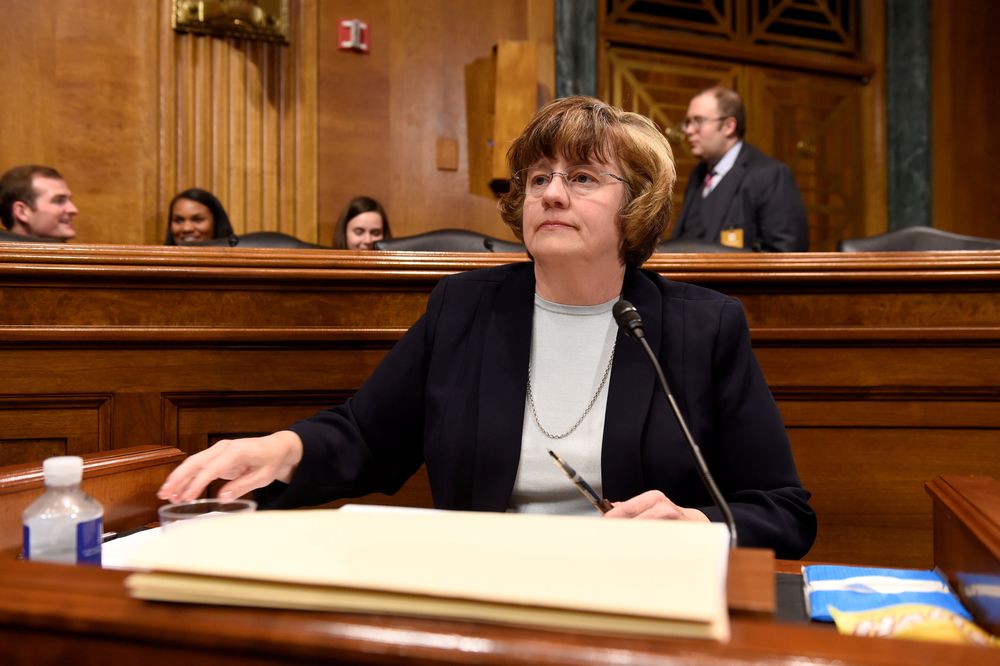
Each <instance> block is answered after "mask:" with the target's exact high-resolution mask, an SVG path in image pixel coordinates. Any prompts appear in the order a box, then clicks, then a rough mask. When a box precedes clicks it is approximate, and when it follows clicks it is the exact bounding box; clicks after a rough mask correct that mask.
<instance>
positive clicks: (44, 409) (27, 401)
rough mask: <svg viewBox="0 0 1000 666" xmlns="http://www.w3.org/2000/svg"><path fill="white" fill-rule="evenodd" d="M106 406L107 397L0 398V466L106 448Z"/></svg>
mask: <svg viewBox="0 0 1000 666" xmlns="http://www.w3.org/2000/svg"><path fill="white" fill-rule="evenodd" d="M40 383H41V382H40ZM112 405H113V400H112V396H111V395H109V394H99V395H93V394H87V393H83V392H81V393H73V394H27V395H24V394H22V395H5V396H0V465H18V464H22V463H30V462H34V461H38V460H43V459H45V458H48V457H50V456H65V455H80V454H81V453H86V452H92V451H101V450H104V449H108V448H111V436H110V434H111V427H110V426H111V413H112Z"/></svg>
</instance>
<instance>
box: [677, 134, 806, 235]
mask: <svg viewBox="0 0 1000 666" xmlns="http://www.w3.org/2000/svg"><path fill="white" fill-rule="evenodd" d="M707 172H708V165H707V164H706V163H705V162H701V163H699V164H698V166H696V167H695V168H694V171H692V172H691V175H690V176H689V177H688V184H687V189H686V190H685V191H684V207H683V208H682V209H681V215H680V217H679V218H678V219H677V224H676V225H674V229H673V232H672V233H671V235H670V237H671V238H697V239H700V240H706V241H711V242H713V243H718V242H719V239H720V237H721V234H722V232H723V231H725V230H727V229H742V230H743V247H745V248H748V249H750V250H754V251H757V252H760V251H764V252H806V251H807V250H808V249H809V223H808V220H807V219H806V208H805V204H804V203H803V202H802V194H801V193H800V192H799V188H798V186H797V185H796V184H795V176H794V175H792V170H791V169H789V168H788V165H786V164H784V163H782V162H779V161H778V160H776V159H773V158H771V157H768V156H767V155H765V154H764V153H762V152H760V151H759V150H757V149H756V148H754V147H753V146H751V145H750V144H749V143H746V142H744V143H743V147H742V148H740V153H739V155H737V156H736V162H735V163H734V164H733V168H732V169H730V171H729V172H728V173H727V174H726V175H725V177H723V179H722V180H720V181H719V184H718V185H716V186H715V189H714V190H712V193H711V194H710V195H708V196H707V197H705V198H701V189H702V184H703V183H704V181H705V174H706V173H707ZM694 206H697V216H698V217H699V218H700V225H699V227H698V228H692V225H693V224H694V222H693V220H692V218H693V207H694Z"/></svg>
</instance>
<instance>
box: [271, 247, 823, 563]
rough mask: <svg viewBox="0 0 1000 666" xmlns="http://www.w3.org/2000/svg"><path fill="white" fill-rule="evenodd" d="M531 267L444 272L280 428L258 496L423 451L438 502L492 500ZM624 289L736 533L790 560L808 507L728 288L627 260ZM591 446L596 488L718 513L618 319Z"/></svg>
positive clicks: (810, 527) (334, 479) (380, 477)
mask: <svg viewBox="0 0 1000 666" xmlns="http://www.w3.org/2000/svg"><path fill="white" fill-rule="evenodd" d="M534 291H535V277H534V270H533V265H532V264H530V263H523V264H511V265H507V266H500V267H497V268H489V269H484V270H476V271H470V272H467V273H462V274H458V275H453V276H450V277H447V278H444V279H443V280H441V281H440V283H439V284H438V285H437V286H436V287H435V288H434V290H433V292H432V294H431V296H430V300H429V302H428V306H427V312H426V313H425V314H424V315H423V316H422V317H421V318H420V320H419V321H417V323H416V324H414V325H413V327H412V328H410V330H409V331H408V332H407V333H406V334H405V335H404V336H403V338H402V339H401V340H400V341H399V342H398V343H397V344H396V345H395V346H394V347H393V349H392V350H391V351H390V352H389V354H388V355H387V356H386V358H385V359H384V360H383V362H382V363H381V364H379V366H378V367H377V368H376V369H375V370H374V372H373V373H372V375H371V376H370V377H369V378H368V380H367V381H366V382H365V383H364V384H363V385H362V387H361V388H360V389H359V390H358V392H357V393H356V394H355V395H354V397H353V398H351V399H349V400H347V401H346V402H345V403H344V404H343V405H341V406H339V407H336V408H333V409H330V410H327V411H323V412H320V413H319V414H316V415H315V416H313V417H311V418H309V419H306V420H304V421H300V422H298V423H296V424H295V425H294V426H292V428H291V430H293V431H295V432H296V433H298V435H299V436H300V437H301V438H302V442H303V447H304V448H303V457H302V461H301V463H300V464H299V466H298V469H297V471H296V473H295V475H294V476H293V478H292V481H291V484H290V485H289V486H284V484H275V487H271V488H268V489H265V491H266V492H264V493H263V494H262V498H263V500H264V501H265V502H268V503H269V504H270V506H271V507H273V508H289V507H295V506H302V505H308V504H321V503H324V502H328V501H331V500H333V499H338V498H344V497H358V496H361V495H365V494H368V493H370V492H383V493H388V494H391V493H393V492H395V491H396V490H398V489H399V488H400V486H401V485H402V484H403V483H404V482H405V481H406V480H407V479H408V478H409V477H410V476H411V475H412V474H413V473H414V472H415V471H416V470H417V469H418V468H419V467H420V465H421V464H423V463H426V465H427V473H428V476H429V479H430V485H431V491H432V494H433V497H434V503H435V505H436V506H437V507H438V508H442V509H459V510H474V511H504V510H506V509H507V506H508V503H509V501H510V495H511V491H512V489H513V486H514V479H515V477H516V475H517V468H518V463H519V460H520V447H521V430H522V421H523V417H524V404H525V396H526V390H527V389H526V387H527V382H528V360H529V353H530V341H531V324H532V316H533V311H534ZM623 292H624V297H625V298H626V299H628V300H629V301H631V302H632V303H633V304H634V305H635V306H636V308H637V309H638V311H639V313H640V315H641V316H642V318H643V321H644V322H645V329H646V336H647V338H648V340H649V343H650V345H651V346H652V348H653V351H654V352H655V353H656V354H657V355H658V357H659V358H660V360H661V362H662V364H663V366H664V369H665V372H666V375H667V378H668V382H669V384H670V386H671V389H672V391H673V393H674V396H675V398H676V399H677V401H678V403H679V404H680V407H681V409H682V410H683V412H684V414H685V416H686V418H687V419H688V422H689V425H690V428H691V431H692V433H693V435H694V437H695V439H696V441H697V442H698V443H699V444H700V446H701V449H702V453H703V455H704V457H705V459H706V461H707V462H708V465H709V467H710V468H711V470H712V472H713V474H714V475H715V478H716V482H717V483H718V485H719V488H720V490H721V492H722V493H723V494H724V495H725V497H726V498H727V499H728V501H729V502H730V504H731V507H732V511H733V514H734V516H735V519H736V523H737V527H738V534H739V538H740V545H743V546H759V547H766V548H773V549H774V550H775V551H776V553H777V556H778V557H782V558H798V557H801V556H803V555H804V554H805V553H806V552H807V551H808V550H809V548H810V546H811V545H812V542H813V540H814V538H815V534H816V517H815V515H814V513H813V511H812V509H811V508H810V506H809V503H808V499H809V493H808V492H806V491H805V490H804V489H803V488H802V486H801V484H800V482H799V478H798V474H797V473H796V469H795V464H794V462H793V460H792V455H791V449H790V446H789V442H788V438H787V435H786V433H785V428H784V424H783V422H782V420H781V415H780V414H779V413H778V409H777V406H776V405H775V403H774V400H773V399H772V397H771V393H770V391H769V390H768V388H767V385H766V384H765V381H764V377H763V374H762V373H761V371H760V368H759V366H758V364H757V361H756V359H755V357H754V355H753V351H752V350H751V347H750V336H749V330H748V327H747V324H746V319H745V316H744V313H743V309H742V307H741V306H740V304H739V302H738V301H736V300H735V299H732V298H729V297H726V296H723V295H722V294H719V293H716V292H714V291H711V290H708V289H704V288H701V287H696V286H693V285H688V284H682V283H678V282H671V281H668V280H665V279H663V278H662V277H660V276H659V275H657V274H655V273H651V272H646V271H641V270H637V269H628V270H627V271H626V274H625V284H624V289H623ZM616 344H617V347H616V350H615V360H614V366H613V368H612V371H611V378H610V384H609V393H608V404H607V413H606V417H605V425H604V440H603V449H602V456H601V467H602V482H603V487H604V494H605V496H606V497H608V499H610V500H612V501H620V500H625V499H628V498H630V497H634V496H635V495H638V494H640V493H642V492H644V491H647V490H651V489H659V490H661V491H663V493H664V494H666V495H667V497H669V498H670V499H671V500H673V501H674V502H675V503H676V504H679V505H681V506H685V507H695V508H698V509H700V510H702V511H704V512H705V513H706V514H707V515H708V516H709V518H711V519H712V520H717V521H719V520H722V518H721V515H720V512H719V511H718V509H716V508H715V506H714V505H713V504H712V501H711V498H710V496H709V494H708V492H707V491H706V490H705V488H704V487H703V485H702V482H701V479H700V477H699V475H698V472H697V470H696V468H695V466H694V463H693V459H692V455H691V453H690V452H689V450H688V448H687V445H686V444H685V441H684V439H683V434H682V432H681V430H680V428H679V427H678V425H677V422H676V420H675V418H674V416H673V413H672V412H671V411H670V409H669V405H668V404H667V402H666V399H665V398H664V396H663V395H662V394H661V392H660V391H659V389H658V388H657V384H656V377H655V374H654V371H653V369H652V368H651V366H650V364H649V362H648V360H647V359H646V358H645V356H644V354H643V351H642V349H641V348H640V346H639V345H638V344H637V343H636V342H635V341H633V340H631V339H630V338H627V337H625V336H624V335H623V334H622V333H619V335H618V340H617V343H616Z"/></svg>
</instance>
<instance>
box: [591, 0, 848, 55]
mask: <svg viewBox="0 0 1000 666" xmlns="http://www.w3.org/2000/svg"><path fill="white" fill-rule="evenodd" d="M858 18H859V8H858V2H857V0H749V1H740V0H683V1H681V2H678V1H677V0H607V1H606V4H605V16H604V21H605V24H606V25H609V26H613V27H615V28H620V29H622V30H624V31H629V30H634V31H660V32H681V33H688V34H693V35H698V36H701V37H707V38H711V39H716V40H725V41H727V42H732V43H737V44H746V45H751V46H752V45H760V46H783V47H791V48H797V49H809V50H812V51H820V52H828V53H837V54H841V55H849V56H856V55H857V54H858V50H859V45H860V41H861V40H860V34H859V25H860V22H859V20H858Z"/></svg>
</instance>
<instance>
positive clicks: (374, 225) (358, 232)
mask: <svg viewBox="0 0 1000 666" xmlns="http://www.w3.org/2000/svg"><path fill="white" fill-rule="evenodd" d="M388 238H392V231H390V230H389V216H388V215H386V214H385V208H383V207H382V204H380V203H379V202H378V201H376V200H375V199H372V198H371V197H364V196H362V197H354V198H353V199H351V200H350V201H349V202H348V203H347V207H346V208H344V212H343V213H341V214H340V218H339V219H338V220H337V226H336V227H335V228H334V230H333V247H334V248H336V249H338V250H371V249H373V248H374V246H375V243H376V242H378V241H380V240H385V239H388Z"/></svg>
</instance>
